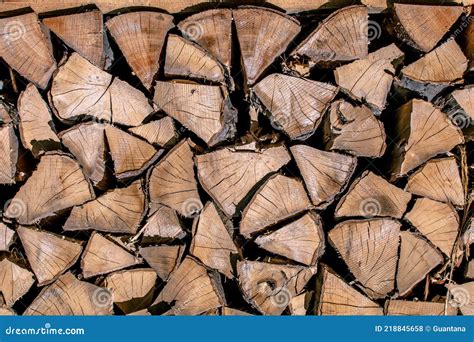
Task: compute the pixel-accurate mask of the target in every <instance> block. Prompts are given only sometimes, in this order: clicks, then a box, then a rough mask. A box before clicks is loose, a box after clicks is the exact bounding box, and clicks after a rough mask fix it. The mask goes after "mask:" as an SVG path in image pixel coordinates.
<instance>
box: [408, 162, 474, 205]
mask: <svg viewBox="0 0 474 342" xmlns="http://www.w3.org/2000/svg"><path fill="white" fill-rule="evenodd" d="M405 189H406V191H409V192H411V193H412V194H415V195H419V196H424V197H428V198H431V199H432V200H435V201H440V202H447V203H451V204H453V205H454V206H456V207H462V206H464V203H466V198H465V197H466V195H465V193H464V187H463V185H462V180H461V174H460V172H459V168H458V164H457V162H456V158H455V157H446V158H437V159H432V160H430V161H429V162H427V163H426V164H425V165H424V166H423V167H421V168H420V169H418V170H417V171H416V172H415V173H413V174H412V175H411V176H410V177H409V178H408V183H407V186H406V188H405Z"/></svg>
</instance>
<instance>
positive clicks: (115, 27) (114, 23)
mask: <svg viewBox="0 0 474 342" xmlns="http://www.w3.org/2000/svg"><path fill="white" fill-rule="evenodd" d="M105 24H106V26H107V29H108V30H109V32H110V34H111V35H112V37H113V38H114V40H115V41H116V42H117V45H118V46H119V48H120V50H121V51H122V53H123V55H124V56H125V59H126V60H127V62H128V64H129V65H130V67H131V68H132V70H133V72H134V73H135V74H136V75H137V77H138V78H139V79H140V81H141V82H142V83H143V85H144V86H145V87H146V88H147V89H151V87H152V84H153V80H154V78H155V75H156V73H157V72H158V69H159V67H160V55H161V50H162V48H163V45H164V42H165V39H166V35H167V34H168V31H169V30H170V29H171V28H172V27H173V26H174V25H173V17H172V16H171V15H168V14H165V13H158V12H147V11H140V12H132V13H125V14H121V15H118V16H116V17H114V18H112V19H110V20H108V21H107V22H106V23H105Z"/></svg>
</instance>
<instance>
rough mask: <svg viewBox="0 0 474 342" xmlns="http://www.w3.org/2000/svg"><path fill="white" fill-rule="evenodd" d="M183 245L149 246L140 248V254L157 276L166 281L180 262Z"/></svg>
mask: <svg viewBox="0 0 474 342" xmlns="http://www.w3.org/2000/svg"><path fill="white" fill-rule="evenodd" d="M184 248H185V246H183V245H178V246H166V245H163V246H151V247H144V248H140V255H141V256H142V257H143V259H145V261H146V262H147V263H148V264H149V265H150V266H151V268H153V269H154V270H155V272H156V273H157V274H158V277H160V278H161V280H163V281H167V280H168V278H169V276H170V274H171V272H173V271H174V270H175V269H176V268H177V267H178V265H179V264H180V262H181V257H182V256H183V253H184Z"/></svg>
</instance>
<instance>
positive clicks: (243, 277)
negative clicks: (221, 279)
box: [237, 261, 316, 315]
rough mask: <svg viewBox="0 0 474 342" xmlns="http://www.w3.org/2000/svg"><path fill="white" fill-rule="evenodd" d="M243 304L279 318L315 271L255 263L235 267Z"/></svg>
mask: <svg viewBox="0 0 474 342" xmlns="http://www.w3.org/2000/svg"><path fill="white" fill-rule="evenodd" d="M237 270H238V276H239V285H240V288H241V290H242V294H243V296H244V298H245V300H246V301H247V302H248V303H249V304H251V305H252V306H253V307H255V309H257V310H258V311H260V312H261V313H263V314H264V315H281V313H282V312H283V311H285V309H286V307H287V306H288V304H290V301H291V299H292V298H293V297H295V296H296V295H299V294H300V293H301V292H303V290H304V287H305V286H306V284H307V283H308V281H309V280H310V279H311V278H312V277H313V275H314V274H315V273H316V267H315V266H314V267H303V266H291V265H275V264H269V263H265V262H258V261H239V262H238V263H237Z"/></svg>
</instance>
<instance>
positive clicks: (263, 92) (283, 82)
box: [254, 74, 337, 139]
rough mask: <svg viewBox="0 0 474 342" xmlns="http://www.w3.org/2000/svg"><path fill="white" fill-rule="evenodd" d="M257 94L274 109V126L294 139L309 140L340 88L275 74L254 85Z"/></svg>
mask: <svg viewBox="0 0 474 342" xmlns="http://www.w3.org/2000/svg"><path fill="white" fill-rule="evenodd" d="M254 92H255V95H256V96H257V97H258V98H259V100H260V101H261V102H262V104H263V105H264V106H265V108H266V109H267V110H268V111H269V112H270V120H271V122H272V126H273V127H274V128H276V129H281V130H283V131H284V132H285V133H286V134H287V135H288V136H289V137H290V138H291V139H305V138H306V137H308V136H310V135H312V134H313V133H314V131H315V130H316V129H317V128H318V126H319V123H320V122H321V119H322V116H323V114H324V112H325V111H326V109H327V107H328V106H329V103H330V102H331V101H332V100H333V99H334V97H335V96H336V93H337V88H336V87H334V86H332V85H330V84H327V83H322V82H317V81H311V80H307V79H304V78H298V77H291V76H287V75H283V74H272V75H270V76H267V77H266V78H264V79H263V80H262V81H260V82H259V83H258V84H257V85H256V86H255V87H254Z"/></svg>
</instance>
